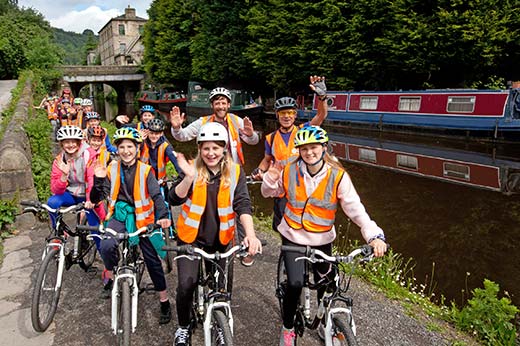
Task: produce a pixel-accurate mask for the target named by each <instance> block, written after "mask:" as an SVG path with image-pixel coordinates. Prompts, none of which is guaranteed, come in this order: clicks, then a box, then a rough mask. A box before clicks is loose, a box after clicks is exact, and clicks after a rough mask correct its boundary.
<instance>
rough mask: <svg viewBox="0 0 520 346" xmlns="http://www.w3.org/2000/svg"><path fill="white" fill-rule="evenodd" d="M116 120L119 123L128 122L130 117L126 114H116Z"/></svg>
mask: <svg viewBox="0 0 520 346" xmlns="http://www.w3.org/2000/svg"><path fill="white" fill-rule="evenodd" d="M116 121H117V122H118V123H120V124H128V123H129V122H130V118H129V117H128V115H124V114H122V115H118V116H117V117H116Z"/></svg>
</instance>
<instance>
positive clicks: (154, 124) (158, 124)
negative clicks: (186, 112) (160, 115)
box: [146, 118, 164, 132]
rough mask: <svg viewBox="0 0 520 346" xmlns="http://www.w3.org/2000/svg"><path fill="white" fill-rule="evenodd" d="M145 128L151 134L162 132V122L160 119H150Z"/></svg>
mask: <svg viewBox="0 0 520 346" xmlns="http://www.w3.org/2000/svg"><path fill="white" fill-rule="evenodd" d="M146 128H147V129H148V130H150V131H152V132H162V131H164V121H162V120H161V119H157V118H155V119H152V120H150V121H148V122H147V123H146Z"/></svg>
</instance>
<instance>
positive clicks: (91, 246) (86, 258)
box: [79, 216, 97, 270]
mask: <svg viewBox="0 0 520 346" xmlns="http://www.w3.org/2000/svg"><path fill="white" fill-rule="evenodd" d="M87 221H88V220H87V217H86V216H85V217H83V218H82V219H81V221H80V224H81V225H83V226H85V225H87ZM79 239H80V244H79V245H80V251H81V258H82V262H80V267H81V268H83V270H88V269H89V268H90V267H91V266H92V264H94V261H95V259H96V252H97V249H96V242H95V241H94V240H93V239H90V240H89V239H87V235H86V234H81V235H80V238H79Z"/></svg>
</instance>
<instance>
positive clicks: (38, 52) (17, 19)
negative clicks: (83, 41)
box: [0, 6, 61, 79]
mask: <svg viewBox="0 0 520 346" xmlns="http://www.w3.org/2000/svg"><path fill="white" fill-rule="evenodd" d="M0 13H1V12H0ZM50 31H51V30H50V26H49V23H48V22H47V21H45V19H44V18H43V16H42V15H41V14H39V13H38V12H36V11H34V10H33V9H25V8H24V9H18V8H17V7H13V6H11V7H9V9H8V10H6V11H5V12H4V13H2V14H0V79H6V78H7V79H13V78H17V76H18V74H19V72H20V71H22V70H23V69H26V68H48V67H49V66H52V65H55V64H57V63H59V62H60V61H61V58H60V55H59V49H58V48H57V47H56V46H55V45H54V44H53V43H52V41H51V36H50V34H49V32H50Z"/></svg>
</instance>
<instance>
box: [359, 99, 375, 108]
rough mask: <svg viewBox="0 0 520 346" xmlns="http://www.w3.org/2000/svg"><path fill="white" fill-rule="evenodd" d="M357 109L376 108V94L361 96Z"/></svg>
mask: <svg viewBox="0 0 520 346" xmlns="http://www.w3.org/2000/svg"><path fill="white" fill-rule="evenodd" d="M359 109H371V110H375V109H377V96H361V98H360V100H359Z"/></svg>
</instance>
